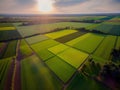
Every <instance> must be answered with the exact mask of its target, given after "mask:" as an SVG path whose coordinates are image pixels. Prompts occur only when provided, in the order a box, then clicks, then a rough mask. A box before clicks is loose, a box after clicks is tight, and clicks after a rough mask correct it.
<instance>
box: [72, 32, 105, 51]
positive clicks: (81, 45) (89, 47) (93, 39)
mask: <svg viewBox="0 0 120 90" xmlns="http://www.w3.org/2000/svg"><path fill="white" fill-rule="evenodd" d="M88 34H89V36H88V37H87V38H84V39H81V38H82V37H81V38H80V41H79V42H77V43H76V44H74V45H73V46H72V47H75V48H76V49H79V50H82V51H85V52H87V53H92V52H93V51H94V50H95V49H96V48H97V46H98V45H99V44H100V43H101V41H102V40H103V39H104V35H99V34H92V33H88Z"/></svg>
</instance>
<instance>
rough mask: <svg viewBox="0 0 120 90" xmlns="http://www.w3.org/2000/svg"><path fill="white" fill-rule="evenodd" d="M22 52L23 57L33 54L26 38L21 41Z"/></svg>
mask: <svg viewBox="0 0 120 90" xmlns="http://www.w3.org/2000/svg"><path fill="white" fill-rule="evenodd" d="M20 53H21V54H22V56H23V57H24V56H28V55H30V54H32V50H31V48H30V47H29V46H28V45H27V43H26V41H25V40H24V39H23V40H21V42H20Z"/></svg>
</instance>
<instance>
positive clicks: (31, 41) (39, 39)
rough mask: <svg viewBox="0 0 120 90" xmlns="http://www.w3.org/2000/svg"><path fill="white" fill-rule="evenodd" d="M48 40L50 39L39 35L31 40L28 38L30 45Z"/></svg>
mask: <svg viewBox="0 0 120 90" xmlns="http://www.w3.org/2000/svg"><path fill="white" fill-rule="evenodd" d="M46 39H48V37H46V36H45V35H37V36H33V37H30V38H26V40H27V42H28V43H29V44H34V43H37V42H40V41H43V40H46Z"/></svg>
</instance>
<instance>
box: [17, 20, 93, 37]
mask: <svg viewBox="0 0 120 90" xmlns="http://www.w3.org/2000/svg"><path fill="white" fill-rule="evenodd" d="M90 25H93V24H89V23H77V22H59V23H52V24H39V25H31V26H16V27H17V30H18V32H19V33H20V34H21V35H22V36H23V37H25V36H30V35H34V34H37V33H47V32H51V31H54V29H56V28H65V27H74V28H81V27H88V26H90Z"/></svg>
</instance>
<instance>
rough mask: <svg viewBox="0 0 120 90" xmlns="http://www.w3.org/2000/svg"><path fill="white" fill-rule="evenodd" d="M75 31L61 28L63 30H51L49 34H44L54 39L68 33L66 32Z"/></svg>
mask: <svg viewBox="0 0 120 90" xmlns="http://www.w3.org/2000/svg"><path fill="white" fill-rule="evenodd" d="M75 32H77V31H76V30H63V31H58V32H53V33H50V34H46V36H48V37H49V38H52V39H56V38H60V37H62V36H65V35H68V34H72V33H75Z"/></svg>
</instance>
